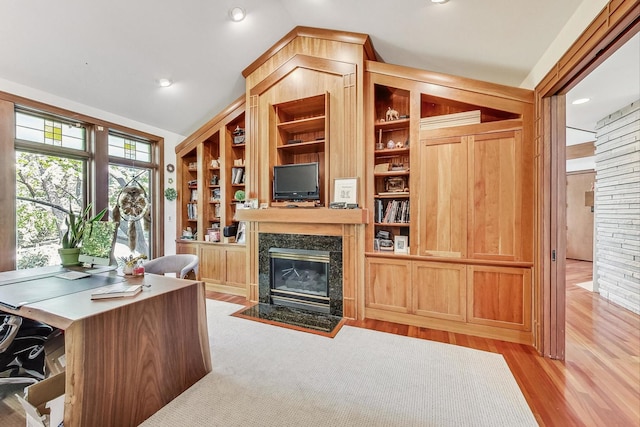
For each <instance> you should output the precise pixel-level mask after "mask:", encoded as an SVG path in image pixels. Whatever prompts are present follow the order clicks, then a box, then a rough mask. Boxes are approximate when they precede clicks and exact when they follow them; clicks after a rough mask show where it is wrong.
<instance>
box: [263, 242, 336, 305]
mask: <svg viewBox="0 0 640 427" xmlns="http://www.w3.org/2000/svg"><path fill="white" fill-rule="evenodd" d="M271 248H285V249H306V250H314V251H327V252H329V280H328V281H329V292H328V294H329V295H328V296H329V314H330V315H331V316H336V317H342V314H343V311H342V238H341V237H339V236H313V235H306V234H274V233H260V234H259V235H258V293H259V296H258V298H259V299H258V301H259V303H261V304H269V305H270V304H271V301H270V298H269V293H270V287H271V285H270V278H269V269H270V259H269V249H271Z"/></svg>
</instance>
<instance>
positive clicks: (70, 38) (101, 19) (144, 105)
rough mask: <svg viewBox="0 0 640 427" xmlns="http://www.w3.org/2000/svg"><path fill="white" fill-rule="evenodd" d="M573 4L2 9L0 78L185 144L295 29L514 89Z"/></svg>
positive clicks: (365, 2) (553, 0)
mask: <svg viewBox="0 0 640 427" xmlns="http://www.w3.org/2000/svg"><path fill="white" fill-rule="evenodd" d="M582 1H583V0H562V1H558V0H537V1H529V0H483V1H478V0H451V1H449V2H448V3H446V4H443V5H436V4H433V3H431V2H430V1H428V0H403V1H400V2H398V1H383V0H216V1H210V0H209V1H205V0H181V1H176V0H163V1H152V0H136V1H127V0H111V1H109V2H87V1H81V0H56V1H44V0H37V1H18V0H8V1H4V2H3V3H2V6H1V10H2V17H3V23H2V25H1V26H0V40H2V41H3V42H2V43H0V79H4V80H5V81H8V82H12V83H14V84H19V85H24V86H27V87H31V88H35V89H39V90H41V91H44V92H47V93H50V94H52V95H56V96H60V97H63V98H66V99H68V100H71V101H73V102H77V103H81V104H84V105H88V106H91V107H93V108H97V109H100V110H102V111H106V112H109V113H112V114H116V115H119V116H122V117H126V118H129V119H132V120H135V121H138V122H142V123H145V124H148V125H151V126H155V127H157V128H160V129H165V130H168V131H171V132H174V133H177V134H181V135H188V134H189V133H191V132H193V131H194V130H195V129H197V128H198V127H199V126H200V125H202V124H203V123H205V122H206V121H207V120H208V119H209V118H211V117H212V116H214V115H215V114H216V113H217V112H219V111H220V110H222V109H223V108H224V107H225V106H226V105H228V104H229V103H230V102H231V101H232V100H234V99H236V98H237V97H238V96H240V95H241V94H242V93H243V92H244V78H243V77H242V74H241V71H242V70H243V69H244V68H245V67H247V66H248V65H249V64H251V63H252V62H253V61H254V60H255V59H256V58H257V57H258V56H260V55H261V54H262V53H263V52H264V51H266V50H267V49H269V48H270V47H271V46H272V45H273V44H274V43H276V42H277V41H278V40H279V39H280V38H282V37H283V36H284V35H285V34H287V33H288V32H289V31H290V30H291V29H293V28H294V27H295V26H298V25H301V26H309V27H320V28H327V29H335V30H342V31H351V32H358V33H365V34H368V35H369V36H370V37H371V40H372V42H373V46H374V48H375V49H376V52H377V54H378V55H379V57H380V59H381V60H382V61H384V62H388V63H394V64H400V65H406V66H410V67H416V68H421V69H425V70H431V71H436V72H443V73H448V74H455V75H459V76H464V77H470V78H475V79H480V80H486V81H491V82H496V83H501V84H506V85H512V86H519V85H521V84H522V82H523V81H524V80H525V79H526V77H527V75H528V74H529V72H530V71H531V69H532V68H533V67H534V65H535V64H536V63H537V62H538V60H539V59H540V58H541V56H542V55H543V54H544V52H545V51H546V50H547V48H548V47H549V46H550V45H551V44H552V42H553V40H554V39H555V38H556V37H557V35H558V34H559V32H560V31H561V30H562V28H563V27H564V25H565V24H566V22H567V20H568V19H569V18H570V17H571V16H572V14H573V13H574V12H575V11H576V9H577V8H578V6H579V5H580V3H581V2H582ZM233 6H241V7H242V8H244V9H246V11H247V17H246V18H245V19H244V20H243V21H242V22H239V23H234V22H231V21H230V19H229V15H228V11H229V10H230V9H231V8H232V7H233ZM164 77H167V78H170V79H172V80H173V82H174V84H173V85H172V86H171V87H168V88H161V87H159V86H158V84H157V82H158V79H160V78H164ZM1 83H2V82H1V81H0V90H1V89H2V84H1Z"/></svg>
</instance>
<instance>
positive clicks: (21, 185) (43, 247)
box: [16, 151, 86, 269]
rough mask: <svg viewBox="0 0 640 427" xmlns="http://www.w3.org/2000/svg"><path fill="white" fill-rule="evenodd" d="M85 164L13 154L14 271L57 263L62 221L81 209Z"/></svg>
mask: <svg viewBox="0 0 640 427" xmlns="http://www.w3.org/2000/svg"><path fill="white" fill-rule="evenodd" d="M85 171H86V162H85V161H84V160H77V159H70V158H65V157H60V156H53V155H45V154H37V153H29V152H25V151H16V199H17V200H16V223H17V227H16V238H17V247H16V249H17V250H16V261H17V268H18V269H22V268H31V267H41V266H45V265H55V264H59V263H60V259H59V257H58V248H59V247H60V246H61V245H60V240H61V237H62V233H63V232H64V228H63V227H64V224H65V222H64V218H65V217H66V212H68V210H69V209H70V208H71V209H73V211H74V212H78V211H80V210H81V209H82V207H83V206H84V205H85V197H84V194H85V176H86V173H85Z"/></svg>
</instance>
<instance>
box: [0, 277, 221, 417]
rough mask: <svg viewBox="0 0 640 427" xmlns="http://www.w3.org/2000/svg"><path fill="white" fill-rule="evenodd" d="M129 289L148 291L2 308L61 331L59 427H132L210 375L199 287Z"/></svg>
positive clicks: (167, 284)
mask: <svg viewBox="0 0 640 427" xmlns="http://www.w3.org/2000/svg"><path fill="white" fill-rule="evenodd" d="M110 274H114V273H110ZM3 275H4V273H2V274H0V278H1V277H2V276H3ZM127 283H130V284H136V283H142V284H148V285H151V287H150V288H144V290H143V292H142V293H140V294H138V295H137V296H136V297H134V298H124V299H110V300H100V301H92V300H91V298H90V295H91V291H90V290H89V291H83V292H78V293H74V294H70V295H65V296H61V297H57V298H52V299H49V300H45V301H40V302H36V303H32V304H28V305H25V306H22V307H21V308H20V309H18V310H11V309H7V308H4V307H2V308H0V309H1V310H3V311H6V312H10V313H14V314H18V315H20V316H23V317H27V318H30V319H34V320H38V321H41V322H44V323H47V324H49V325H51V326H55V327H58V328H61V329H63V330H64V331H65V355H66V361H67V368H66V393H65V409H64V411H65V412H64V425H65V426H92V427H97V426H137V425H138V424H140V423H141V422H142V421H144V420H145V419H147V418H148V417H149V416H151V415H152V414H153V413H155V412H156V411H157V410H159V409H160V408H162V407H163V406H164V405H166V404H167V403H168V402H169V401H171V400H172V399H174V398H175V397H176V396H178V395H179V394H180V393H182V392H183V391H185V390H186V389H187V388H189V387H190V386H191V385H193V384H194V383H195V382H196V381H198V380H199V379H200V378H202V377H203V376H204V375H206V374H207V373H208V372H210V371H211V356H210V350H209V337H208V332H207V318H206V305H205V288H204V283H203V282H198V281H191V280H180V279H175V278H170V277H164V276H156V275H151V274H147V275H146V276H144V277H138V278H130V279H127ZM24 285H25V286H27V285H28V282H24Z"/></svg>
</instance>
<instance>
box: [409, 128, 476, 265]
mask: <svg viewBox="0 0 640 427" xmlns="http://www.w3.org/2000/svg"><path fill="white" fill-rule="evenodd" d="M423 144H424V146H423V149H422V151H421V156H422V159H421V161H420V180H421V182H422V187H421V188H422V191H421V193H420V196H419V203H420V218H421V219H423V220H424V221H422V223H421V224H420V249H419V251H420V252H419V253H420V254H421V255H430V256H442V257H452V258H463V257H465V256H466V252H467V251H466V246H467V235H466V231H467V228H466V227H467V207H466V204H467V147H466V142H464V141H463V138H459V137H455V138H447V139H442V140H423Z"/></svg>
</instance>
